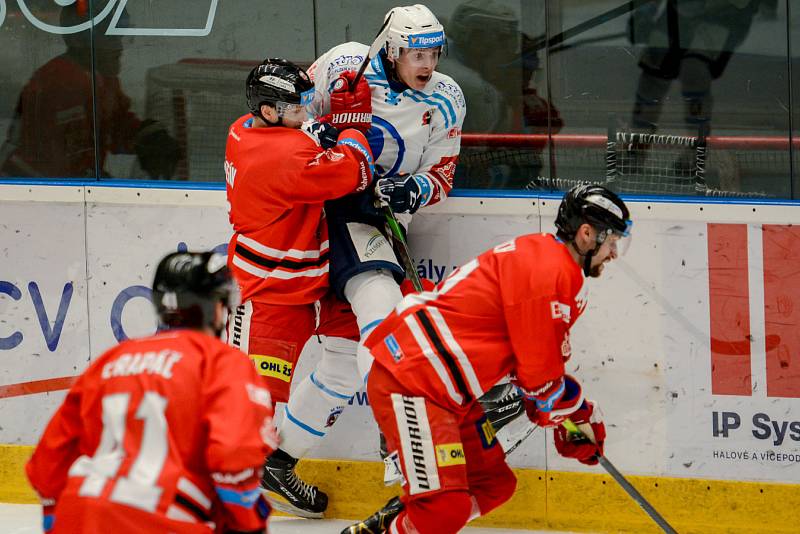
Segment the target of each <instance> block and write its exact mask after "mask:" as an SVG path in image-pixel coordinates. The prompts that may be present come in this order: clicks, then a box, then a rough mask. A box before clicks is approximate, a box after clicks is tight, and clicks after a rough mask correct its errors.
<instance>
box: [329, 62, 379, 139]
mask: <svg viewBox="0 0 800 534" xmlns="http://www.w3.org/2000/svg"><path fill="white" fill-rule="evenodd" d="M355 76H356V73H355V72H353V71H347V72H343V73H342V74H341V75H340V76H339V77H338V78H336V79H335V80H334V81H333V83H332V84H331V88H330V93H331V113H330V115H326V116H325V117H323V118H322V120H323V121H326V122H330V123H331V124H333V125H334V126H336V127H337V128H339V129H340V130H342V129H344V128H355V129H357V130H360V131H362V132H366V131H367V130H369V128H370V126H372V93H371V92H370V89H369V84H367V80H366V79H365V78H364V77H363V76H362V77H361V78H360V79H359V80H358V83H357V84H356V86H355V88H353V89H352V90H351V87H352V83H353V78H355Z"/></svg>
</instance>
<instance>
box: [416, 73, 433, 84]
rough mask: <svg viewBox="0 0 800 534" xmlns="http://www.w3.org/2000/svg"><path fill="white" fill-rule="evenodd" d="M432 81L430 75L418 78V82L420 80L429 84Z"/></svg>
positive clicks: (421, 75)
mask: <svg viewBox="0 0 800 534" xmlns="http://www.w3.org/2000/svg"><path fill="white" fill-rule="evenodd" d="M430 79H431V75H430V74H424V75H423V74H420V75H419V76H417V80H419V81H421V82H423V83H428V81H429V80H430Z"/></svg>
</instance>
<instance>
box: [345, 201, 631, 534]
mask: <svg viewBox="0 0 800 534" xmlns="http://www.w3.org/2000/svg"><path fill="white" fill-rule="evenodd" d="M629 226H630V220H629V212H628V209H627V207H626V206H625V204H624V202H623V201H622V200H621V199H620V198H619V197H617V196H616V195H615V194H614V193H612V192H610V191H608V190H607V189H605V188H603V187H600V186H593V185H586V186H579V187H576V188H574V189H572V190H570V191H569V192H568V193H567V194H566V196H565V197H564V199H563V200H562V202H561V205H560V207H559V211H558V217H557V218H556V228H557V233H556V235H550V234H535V235H534V234H532V235H525V236H521V237H518V238H516V239H514V240H512V241H509V242H507V243H504V244H502V245H498V246H496V247H495V248H494V249H492V250H489V251H487V252H485V253H483V254H481V255H480V256H478V257H477V258H476V259H474V260H472V261H470V262H468V263H467V264H465V265H463V266H462V267H460V268H459V269H457V270H456V271H454V272H453V273H452V274H451V275H450V276H449V277H448V278H447V279H446V280H445V281H444V282H443V283H441V284H439V285H438V286H437V288H436V289H435V290H434V291H432V292H424V293H421V294H415V295H409V296H407V297H405V298H404V299H403V301H402V302H401V303H400V304H399V305H398V306H397V308H396V309H395V311H394V312H392V313H391V314H390V315H389V316H388V317H387V318H386V319H385V320H384V321H383V322H382V323H381V324H380V325H379V326H378V327H377V328H376V329H375V330H374V331H373V332H372V334H370V336H369V337H368V338H367V340H366V346H367V347H368V348H369V350H370V353H371V354H372V355H373V357H374V358H375V363H374V365H373V366H372V371H371V373H370V376H369V382H368V385H367V391H368V394H369V399H370V404H371V406H372V409H373V413H374V414H375V418H376V419H377V421H378V424H379V426H380V428H381V430H382V431H383V432H384V434H385V435H386V441H387V445H388V447H389V450H396V451H397V452H398V453H399V462H400V465H401V468H402V471H403V475H404V477H405V483H404V485H403V489H404V496H403V498H402V503H403V504H404V505H405V506H402V505H398V503H397V502H396V501H390V503H389V504H388V505H387V507H385V509H384V510H382V511H381V512H379V513H378V514H376V515H374V516H373V517H371V518H370V519H368V520H367V521H365V522H363V523H362V524H361V525H357V526H354V527H350V529H348V530H345V532H378V531H381V532H382V531H383V530H382V528H381V527H380V525H386V524H388V521H390V520H391V514H398V512H399V514H398V515H397V516H396V517H395V519H394V520H393V521H392V522H391V524H390V525H389V527H388V531H389V532H393V533H421V534H428V533H430V534H434V533H435V534H447V533H454V532H458V531H459V530H460V529H461V528H462V527H463V526H464V525H465V524H466V523H467V522H468V521H470V520H471V519H473V518H475V517H478V516H480V515H485V514H487V513H488V512H489V511H491V510H492V509H494V508H496V507H497V506H499V505H501V504H503V503H504V502H505V501H507V500H508V499H510V498H511V495H512V494H513V492H514V488H515V486H516V480H515V477H514V475H513V473H512V472H511V469H510V468H509V467H508V466H507V465H506V463H505V460H504V455H503V451H502V449H501V448H500V447H499V446H498V444H497V440H496V439H495V436H494V431H493V430H492V427H491V424H490V423H488V422H487V421H486V416H485V414H484V413H483V410H482V409H481V407H480V404H479V403H477V402H476V399H478V398H479V397H481V396H482V395H483V394H484V392H485V391H487V390H488V389H489V388H491V387H492V386H494V385H495V384H496V383H497V382H498V380H500V379H502V378H503V377H505V376H506V375H511V376H512V377H513V379H512V381H513V383H514V384H515V385H516V386H517V387H518V388H519V389H520V390H521V392H522V394H523V396H524V398H525V404H526V411H527V413H528V416H529V417H530V418H531V420H532V421H534V422H535V423H536V424H538V425H539V426H543V427H552V428H554V430H555V432H554V436H555V447H556V450H557V451H558V452H559V453H560V454H562V455H563V456H567V457H572V458H576V459H578V460H579V461H581V462H584V463H590V464H591V463H596V462H597V459H596V458H595V454H596V453H601V454H602V451H603V441H604V439H605V426H604V424H603V423H602V421H601V420H600V414H599V411H598V410H597V408H596V405H595V404H594V403H593V402H591V401H588V400H585V399H584V397H583V393H582V390H581V386H580V384H579V382H578V380H577V379H576V378H574V377H572V376H569V375H567V374H565V363H566V362H567V360H569V358H570V356H571V349H570V344H569V330H570V328H571V327H572V325H573V324H574V323H575V321H576V320H577V319H578V317H579V316H580V314H581V313H582V312H583V310H584V309H585V306H586V295H585V291H584V281H585V278H584V277H587V276H591V277H598V276H600V275H601V273H602V272H603V270H604V268H605V266H606V264H607V263H609V262H611V261H612V260H614V259H615V258H617V255H618V247H619V246H620V244H619V243H618V241H619V240H620V239H621V238H623V237H624V236H626V235H627V234H628V229H629ZM566 418H570V419H571V420H572V421H573V422H575V423H576V424H581V423H588V424H591V426H592V430H593V431H594V435H595V438H596V444H595V443H592V442H589V441H571V439H570V437H569V435H568V434H567V433H566V432H565V431H564V430H563V429H562V427H560V426H559V425H560V423H562V422H563V421H564V420H565V419H566ZM358 527H360V528H361V530H359V529H358ZM366 528H370V529H372V530H365V529H366Z"/></svg>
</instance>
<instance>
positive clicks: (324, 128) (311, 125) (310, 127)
mask: <svg viewBox="0 0 800 534" xmlns="http://www.w3.org/2000/svg"><path fill="white" fill-rule="evenodd" d="M301 128H302V130H303V131H304V132H306V133H307V134H308V135H310V136H311V137H313V138H314V139H316V140H317V142H318V143H319V146H321V147H322V148H324V149H325V150H328V149H329V148H333V147H335V146H336V141H338V140H339V130H338V129H337V128H335V127H334V126H332V125H330V124H328V123H327V122H321V121H309V122H304V123H303V126H301Z"/></svg>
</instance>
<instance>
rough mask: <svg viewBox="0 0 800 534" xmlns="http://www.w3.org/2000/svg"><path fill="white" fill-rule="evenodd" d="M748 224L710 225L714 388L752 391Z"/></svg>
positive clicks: (721, 392)
mask: <svg viewBox="0 0 800 534" xmlns="http://www.w3.org/2000/svg"><path fill="white" fill-rule="evenodd" d="M747 279H748V273H747V225H744V224H709V225H708V292H709V313H710V318H711V340H710V344H711V392H712V393H713V394H714V395H748V396H749V395H750V394H751V393H752V372H751V370H750V341H749V338H748V336H749V335H750V293H749V286H748V283H747Z"/></svg>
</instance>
